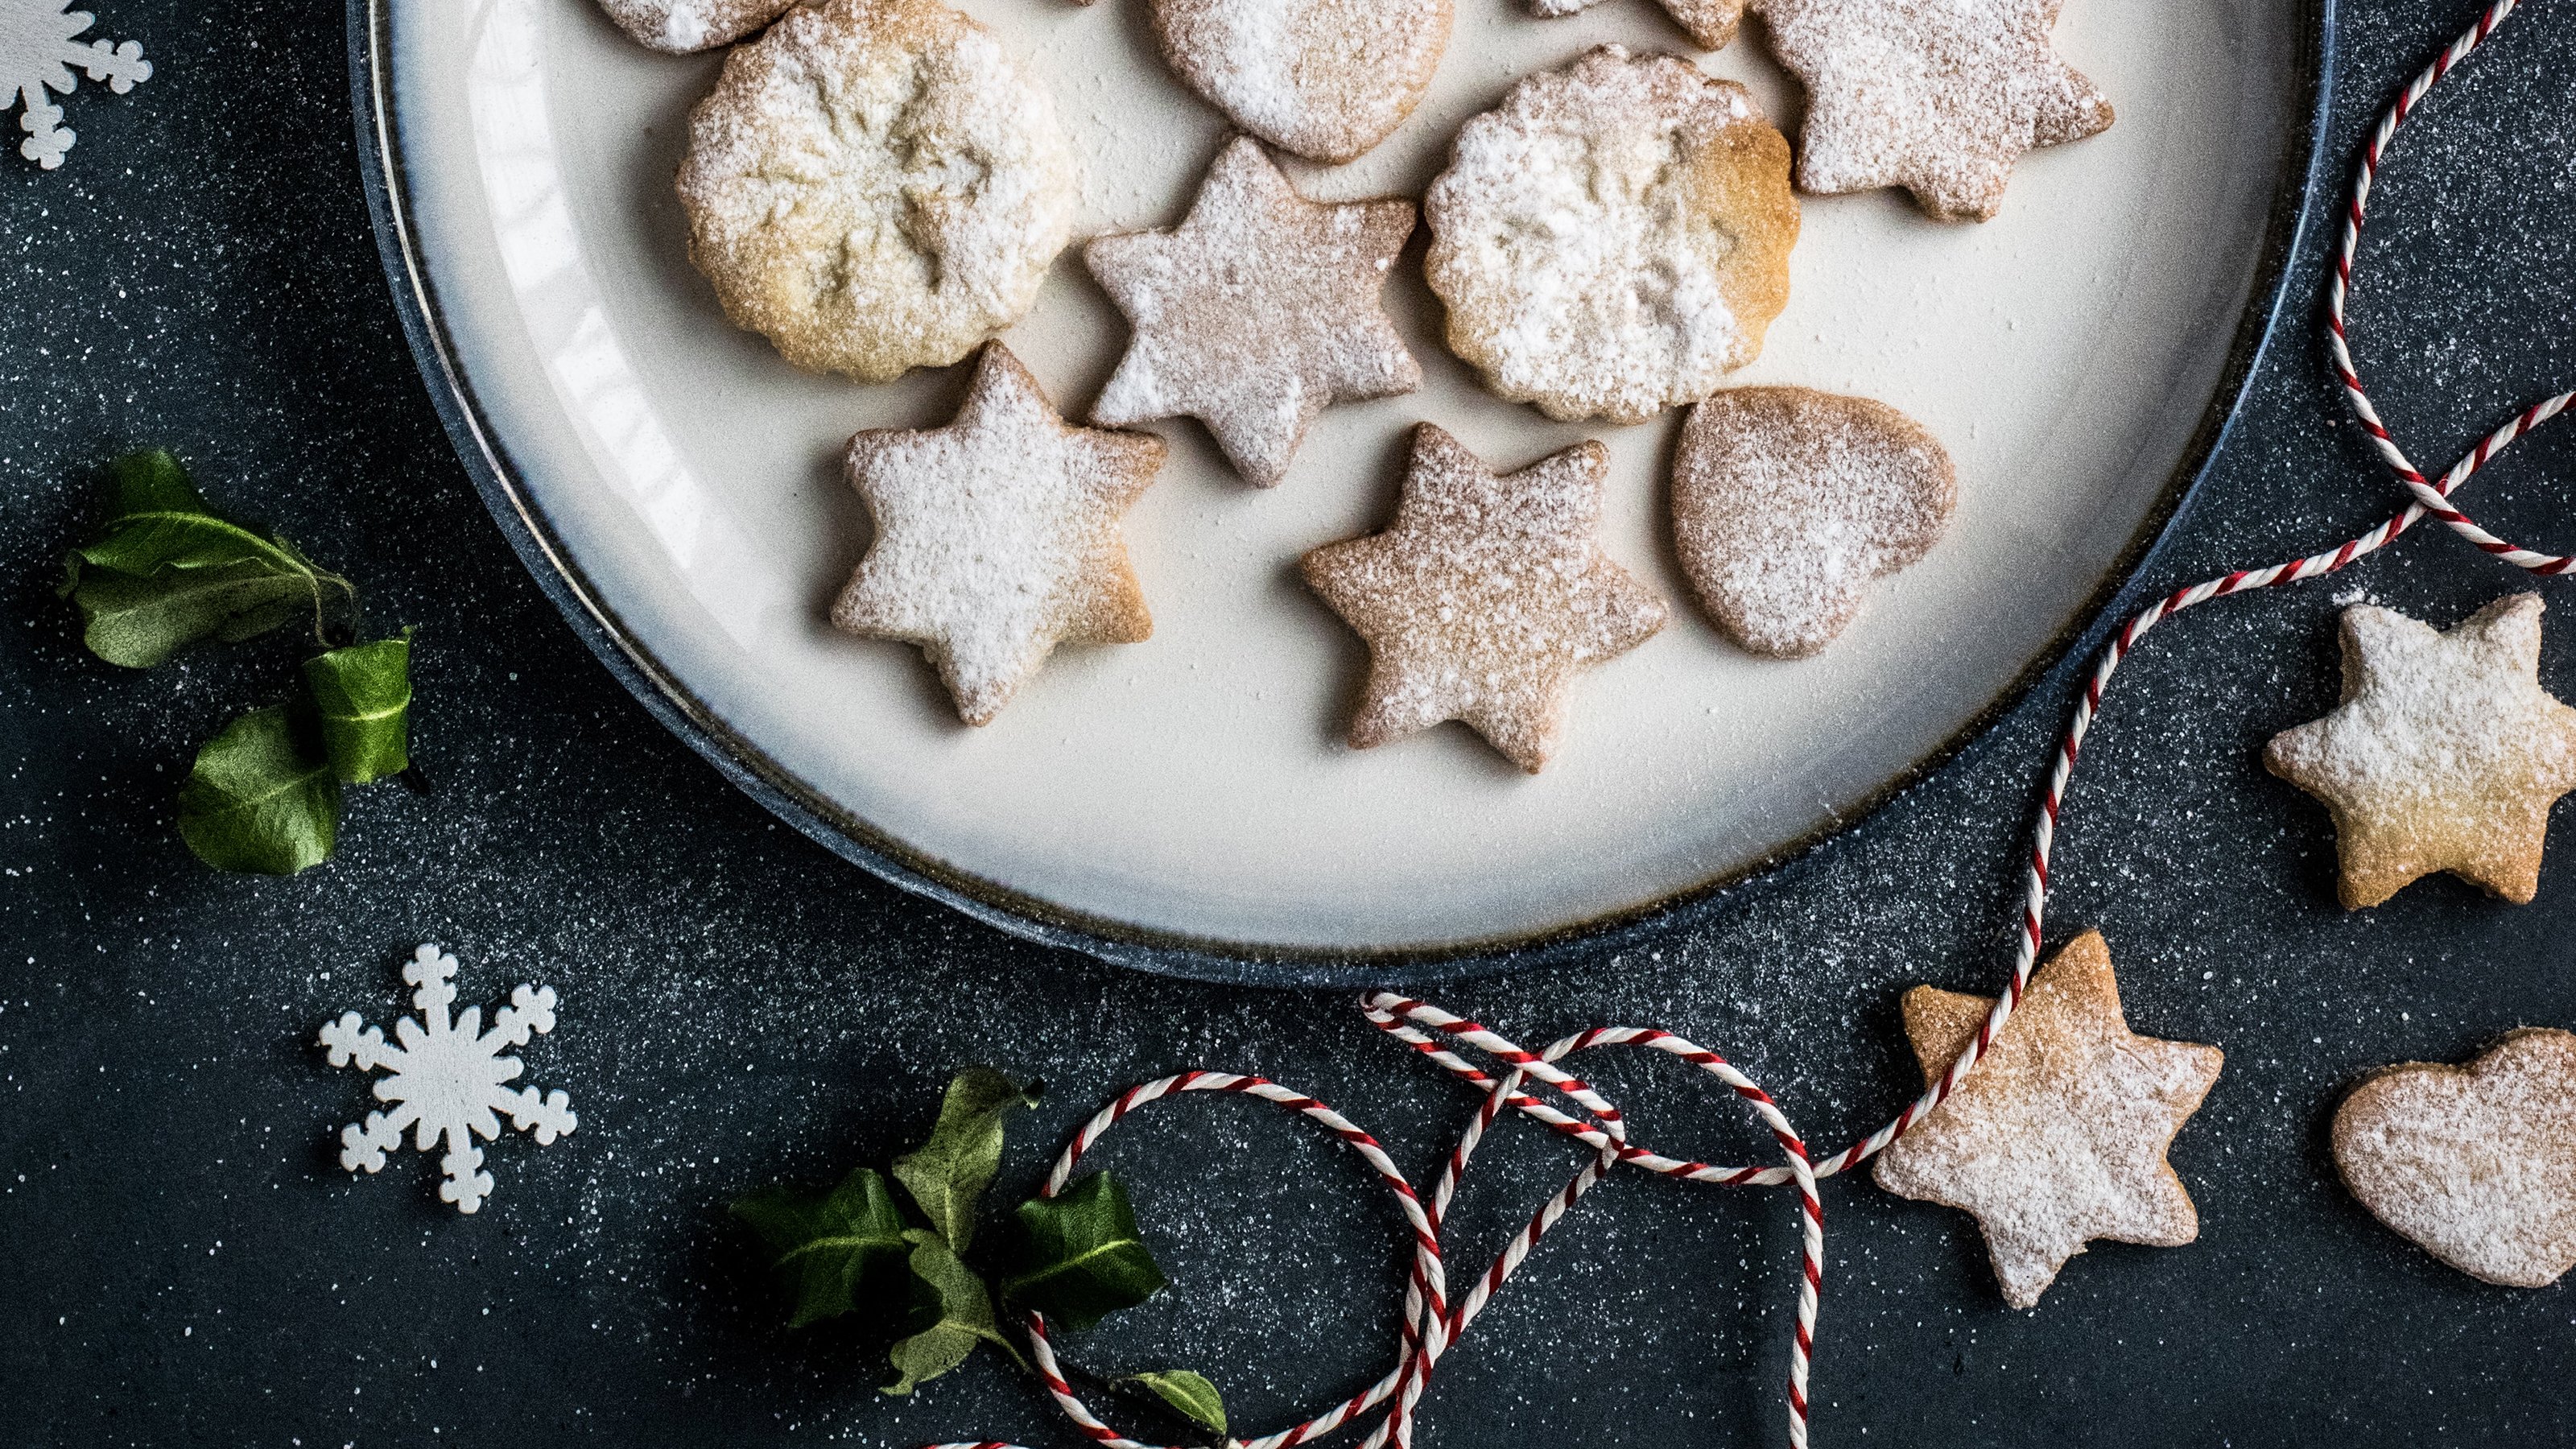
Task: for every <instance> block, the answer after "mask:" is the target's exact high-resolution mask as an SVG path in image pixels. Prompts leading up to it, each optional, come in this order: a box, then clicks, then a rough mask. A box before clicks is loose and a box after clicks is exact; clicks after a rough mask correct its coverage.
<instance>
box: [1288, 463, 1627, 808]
mask: <svg viewBox="0 0 2576 1449" xmlns="http://www.w3.org/2000/svg"><path fill="white" fill-rule="evenodd" d="M1608 467H1609V454H1608V452H1607V450H1605V449H1604V448H1603V447H1602V446H1601V445H1600V444H1599V443H1593V442H1585V443H1580V444H1577V445H1576V446H1574V447H1571V448H1568V449H1566V450H1565V451H1563V452H1561V453H1555V454H1551V455H1549V456H1548V457H1546V458H1542V459H1540V460H1539V461H1538V462H1536V463H1533V464H1531V465H1530V466H1529V467H1527V468H1524V469H1522V470H1521V471H1519V472H1517V473H1513V474H1510V475H1508V476H1503V477H1497V476H1496V475H1495V473H1494V471H1493V470H1492V469H1490V468H1488V467H1486V466H1485V464H1484V463H1483V461H1482V460H1480V459H1478V458H1477V457H1476V456H1475V455H1474V454H1472V453H1470V452H1468V451H1467V449H1466V447H1465V446H1464V445H1463V444H1461V443H1459V441H1458V440H1457V439H1455V438H1453V437H1451V436H1450V435H1449V434H1448V433H1446V432H1444V431H1442V430H1441V429H1440V428H1439V427H1437V426H1435V425H1433V424H1430V423H1423V424H1420V425H1419V426H1417V427H1416V428H1415V429H1414V435H1413V460H1412V465H1411V469H1410V471H1409V472H1408V473H1407V474H1406V475H1405V481H1404V501H1403V503H1402V505H1401V506H1400V507H1399V509H1398V511H1397V514H1396V520H1395V526H1394V527H1393V528H1390V529H1388V530H1387V531H1386V532H1384V533H1380V534H1374V535H1371V536H1370V537H1367V538H1359V539H1351V540H1347V541H1345V542H1342V543H1335V544H1327V545H1325V546H1324V547H1322V548H1319V549H1317V550H1315V551H1314V552H1313V553H1310V554H1308V555H1306V558H1305V563H1304V570H1305V574H1306V581H1307V582H1308V583H1309V584H1311V585H1312V586H1313V587H1314V589H1315V591H1316V592H1317V593H1319V594H1321V595H1322V596H1323V598H1324V601H1325V602H1326V603H1328V604H1330V605H1331V606H1332V608H1333V610H1334V612H1336V613H1338V614H1340V615H1341V616H1342V618H1343V619H1345V620H1347V621H1348V622H1349V623H1350V626H1351V627H1352V628H1353V629H1355V630H1357V631H1358V632H1359V634H1360V635H1361V637H1363V638H1365V639H1367V640H1368V643H1369V649H1370V652H1371V654H1372V655H1373V663H1372V666H1371V668H1370V670H1369V679H1368V686H1367V690H1366V693H1365V695H1364V696H1363V698H1362V699H1361V702H1360V708H1359V712H1358V714H1357V716H1356V717H1354V718H1353V719H1352V721H1351V731H1350V739H1351V743H1352V745H1354V746H1355V747H1357V748H1360V749H1367V748H1369V747H1370V746H1372V745H1378V744H1383V743H1386V742H1387V741H1390V740H1395V739H1400V738H1402V737H1404V736H1406V735H1409V734H1412V733H1413V732H1415V731H1416V730H1421V729H1427V728H1429V727H1430V726H1432V725H1435V724H1439V723H1440V722H1442V721H1444V720H1452V719H1455V720H1463V721H1465V722H1466V723H1467V724H1468V725H1469V726H1471V727H1472V728H1474V729H1475V730H1476V732H1477V733H1479V734H1481V735H1483V736H1484V737H1485V738H1486V739H1487V740H1488V741H1490V742H1492V744H1493V746H1494V748H1496V749H1498V750H1500V751H1502V752H1503V753H1504V754H1505V755H1506V756H1509V757H1510V758H1511V760H1512V761H1513V763H1515V764H1517V765H1519V766H1520V767H1521V768H1522V769H1524V770H1527V771H1529V772H1531V773H1533V774H1535V773H1537V772H1538V770H1539V769H1540V767H1542V766H1544V765H1545V764H1546V763H1547V760H1548V757H1549V756H1550V755H1551V754H1552V753H1553V752H1554V750H1555V748H1556V745H1557V742H1558V740H1559V738H1560V737H1561V735H1562V734H1563V731H1564V701H1565V691H1566V689H1567V688H1568V686H1570V685H1571V683H1572V681H1573V677H1574V675H1575V674H1577V673H1579V672H1580V671H1582V670H1584V669H1586V668H1589V667H1590V666H1592V665H1595V664H1598V663H1600V662H1602V661H1603V660H1606V659H1612V658H1615V657H1617V656H1618V655H1621V654H1624V653H1626V652H1627V651H1628V650H1630V649H1633V648H1635V647H1637V646H1638V645H1639V644H1642V643H1644V642H1645V641H1646V640H1647V639H1648V638H1649V637H1651V636H1652V635H1653V634H1654V633H1655V631H1656V630H1658V629H1661V628H1662V627H1663V624H1664V605H1663V601H1662V600H1660V599H1658V598H1656V597H1655V596H1654V594H1653V593H1651V592H1649V591H1648V590H1647V589H1646V587H1645V586H1644V585H1642V584H1640V583H1638V582H1637V581H1636V580H1635V579H1634V578H1631V577H1630V576H1629V574H1628V572H1627V570H1625V569H1622V568H1621V567H1619V565H1618V564H1616V563H1614V562H1612V561H1611V559H1610V557H1609V555H1607V554H1605V553H1603V552H1602V551H1601V547H1600V545H1599V543H1597V542H1596V541H1595V540H1594V531H1595V528H1596V527H1597V525H1598V524H1599V522H1600V518H1601V492H1602V478H1603V476H1604V474H1605V473H1606V471H1607V469H1608Z"/></svg>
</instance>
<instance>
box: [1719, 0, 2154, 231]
mask: <svg viewBox="0 0 2576 1449" xmlns="http://www.w3.org/2000/svg"><path fill="white" fill-rule="evenodd" d="M2062 3H2063V0H1757V3H1756V4H1755V6H1754V8H1755V10H1756V11H1757V12H1758V13H1759V14H1760V15H1761V16H1762V19H1763V21H1764V23H1765V26H1766V27H1767V30H1768V33H1769V35H1770V38H1771V49H1772V51H1773V53H1774V54H1776V55H1778V56H1779V57H1780V63H1781V64H1782V65H1784V66H1787V67H1788V68H1789V69H1790V70H1791V71H1793V72H1795V73H1796V75H1797V77H1798V79H1800V80H1801V81H1803V82H1805V83H1806V88H1807V119H1806V123H1805V127H1804V129H1803V130H1802V131H1801V132H1800V135H1799V138H1798V140H1799V150H1798V185H1799V186H1800V187H1802V188H1803V189H1805V190H1808V191H1813V192H1822V193H1833V192H1843V191H1866V190H1868V189H1870V188H1872V187H1879V186H1903V187H1906V188H1907V189H1909V190H1911V191H1912V192H1913V193H1914V196H1915V199H1916V200H1917V201H1919V202H1920V203H1922V206H1923V208H1924V210H1926V211H1929V212H1930V213H1932V214H1933V215H1934V216H1938V217H1944V218H1964V219H1974V220H1978V221H1983V220H1985V219H1986V218H1987V217H1990V216H1993V215H1994V214H1995V211H1996V210H1997V209H1998V208H1999V207H2001V206H2002V205H2003V199H2004V185H2005V183H2006V182H2008V181H2010V180H2011V179H2012V169H2013V162H2014V161H2015V160H2016V159H2017V158H2019V157H2020V155H2021V153H2023V152H2024V151H2028V150H2030V149H2032V148H2033V147H2037V146H2052V145H2056V144H2058V143H2059V142H2062V141H2072V140H2075V139H2077V138H2079V137H2083V136H2090V135H2092V134H2093V133H2095V132H2097V131H2100V130H2103V129H2105V128H2107V127H2108V126H2109V125H2110V124H2111V119H2112V112H2111V103H2110V102H2109V101H2108V100H2106V99H2104V98H2103V95H2102V93H2101V92H2100V91H2098V90H2096V89H2094V87H2093V83H2092V82H2091V81H2088V80H2086V79H2085V78H2084V77H2083V76H2082V75H2080V74H2078V73H2077V72H2076V71H2075V70H2074V69H2073V68H2072V67H2070V66H2068V65H2067V64H2066V62H2064V61H2062V60H2060V59H2058V58H2057V52H2056V50H2055V49H2054V48H2053V47H2052V46H2051V45H2050V43H2049V31H2050V30H2051V29H2052V28H2053V27H2054V26H2055V25H2056V23H2057V12H2058V8H2059V6H2060V5H2061V4H2062Z"/></svg>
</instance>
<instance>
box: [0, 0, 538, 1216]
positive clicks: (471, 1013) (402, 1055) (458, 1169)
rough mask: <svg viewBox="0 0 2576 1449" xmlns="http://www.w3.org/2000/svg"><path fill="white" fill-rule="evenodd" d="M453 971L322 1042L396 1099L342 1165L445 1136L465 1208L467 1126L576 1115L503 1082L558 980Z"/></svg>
mask: <svg viewBox="0 0 2576 1449" xmlns="http://www.w3.org/2000/svg"><path fill="white" fill-rule="evenodd" d="M5 3H7V0H0V4H5ZM455 975H456V958H455V957H453V956H450V955H447V954H446V953H444V952H442V951H440V950H439V949H438V948H437V947H436V946H423V947H421V948H420V949H419V950H417V951H414V952H413V953H412V958H411V962H410V964H408V965H406V966H404V967H403V980H405V981H408V982H410V983H411V984H412V985H414V986H417V987H419V988H420V989H419V990H417V991H415V992H413V993H412V998H411V1001H412V1005H414V1006H416V1007H418V1008H419V1009H420V1015H421V1020H420V1021H414V1020H413V1019H411V1018H410V1017H408V1016H406V1017H404V1018H403V1019H402V1020H400V1021H397V1022H395V1023H394V1037H395V1039H396V1040H397V1041H399V1042H400V1043H401V1045H400V1046H389V1045H387V1044H386V1042H385V1034H384V1031H383V1030H382V1029H381V1028H378V1027H373V1026H367V1025H366V1024H365V1023H364V1022H362V1021H361V1020H360V1019H359V1017H358V1014H357V1013H356V1012H354V1011H352V1012H349V1013H347V1014H346V1015H344V1016H342V1017H341V1018H340V1019H339V1020H338V1021H335V1022H331V1023H329V1024H327V1025H325V1026H324V1027H323V1028H322V1045H323V1046H324V1047H326V1048H328V1049H329V1050H330V1053H331V1065H333V1066H335V1067H345V1066H350V1065H353V1064H354V1065H355V1066H356V1067H357V1068H358V1069H359V1070H360V1071H378V1070H381V1071H384V1072H386V1073H388V1075H386V1076H384V1077H380V1078H378V1079H377V1081H376V1100H377V1101H379V1102H392V1103H394V1104H395V1106H394V1109H393V1110H392V1111H390V1112H370V1113H368V1114H367V1121H366V1125H364V1126H359V1125H357V1124H354V1123H352V1124H351V1125H349V1126H346V1127H343V1128H341V1129H340V1165H341V1166H342V1167H345V1168H347V1169H349V1170H350V1171H351V1172H359V1171H365V1172H378V1171H381V1170H383V1168H384V1165H385V1153H386V1151H387V1150H389V1149H390V1150H394V1151H400V1150H401V1148H402V1134H403V1129H404V1128H405V1127H410V1128H412V1129H413V1135H412V1145H413V1146H414V1147H416V1148H418V1149H419V1150H420V1151H422V1152H427V1151H429V1150H430V1148H431V1146H432V1145H433V1144H436V1143H438V1142H441V1141H444V1142H445V1143H446V1145H447V1155H446V1156H445V1157H442V1158H440V1159H439V1162H438V1165H439V1168H440V1170H441V1171H443V1172H445V1173H446V1174H447V1180H446V1181H444V1182H442V1183H440V1184H439V1185H438V1196H439V1199H440V1200H441V1201H443V1202H452V1203H454V1204H456V1210H457V1211H458V1212H461V1213H470V1212H472V1211H474V1210H475V1209H476V1208H479V1207H481V1206H482V1205H483V1200H484V1199H485V1198H487V1197H490V1196H491V1195H492V1174H490V1173H488V1172H485V1171H483V1170H482V1167H483V1149H482V1148H480V1147H477V1146H475V1145H474V1143H473V1140H472V1138H470V1137H468V1136H467V1135H466V1134H467V1133H468V1132H469V1131H470V1132H472V1133H473V1134H475V1135H476V1136H480V1137H481V1138H483V1140H485V1141H486V1142H488V1141H490V1140H492V1139H493V1138H495V1137H498V1136H500V1135H501V1119H500V1117H499V1116H498V1115H496V1114H499V1113H507V1114H509V1118H510V1125H512V1126H514V1127H516V1128H518V1129H519V1130H520V1131H522V1132H531V1131H533V1132H534V1133H536V1136H537V1145H539V1146H541V1147H542V1146H545V1145H546V1144H548V1143H551V1142H553V1141H554V1140H555V1139H556V1138H558V1137H561V1136H562V1135H564V1134H565V1133H567V1132H570V1131H571V1130H572V1129H573V1128H574V1127H575V1126H576V1125H578V1119H577V1118H575V1117H574V1116H573V1113H572V1099H571V1098H570V1097H568V1096H566V1095H565V1094H564V1093H563V1092H561V1091H560V1090H558V1091H555V1092H551V1093H548V1094H546V1095H545V1096H543V1097H540V1096H539V1095H538V1093H537V1089H536V1088H534V1087H522V1088H520V1089H519V1090H518V1091H515V1092H512V1091H508V1090H505V1089H504V1088H503V1087H502V1085H501V1084H502V1083H503V1082H507V1081H510V1080H512V1079H514V1078H516V1077H517V1076H518V1075H519V1073H520V1072H521V1071H522V1070H524V1069H525V1068H524V1065H523V1064H522V1063H521V1062H520V1061H519V1059H518V1058H517V1057H505V1056H503V1055H501V1053H502V1051H503V1050H504V1049H506V1048H509V1047H522V1046H526V1045H527V1044H528V1038H529V1037H530V1036H531V1035H541V1034H543V1033H545V1032H549V1031H552V1030H554V1029H555V989H554V988H553V987H551V986H544V987H538V986H526V985H522V986H520V987H518V988H516V989H514V990H513V991H511V993H510V1004H509V1005H507V1006H505V1007H502V1008H501V1009H500V1010H498V1011H496V1012H494V1013H492V1029H491V1030H490V1031H483V1030H482V1029H481V1028H482V1025H483V1008H481V1007H479V1006H469V1007H467V1008H465V1012H464V1014H463V1015H461V1016H459V1017H457V1018H456V1019H455V1020H454V1021H453V1022H450V1021H449V1020H448V1016H447V1008H448V1007H449V1006H450V1005H451V1004H452V1003H454V1002H455V1000H456V985H455V982H454V981H453V979H452V978H453V977H454V976H455ZM423 1021H425V1022H427V1023H428V1025H426V1026H423V1025H422V1024H421V1022H423Z"/></svg>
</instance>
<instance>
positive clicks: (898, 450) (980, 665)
mask: <svg viewBox="0 0 2576 1449" xmlns="http://www.w3.org/2000/svg"><path fill="white" fill-rule="evenodd" d="M1162 466H1163V441H1162V439H1160V438H1157V437H1154V436H1152V435H1151V434H1147V433H1112V432H1103V431H1101V430H1099V429H1096V428H1078V427H1074V426H1072V425H1070V424H1068V423H1066V422H1065V421H1064V419H1062V418H1061V417H1059V416H1057V414H1056V410H1055V407H1054V405H1053V404H1051V403H1049V402H1048V401H1047V397H1046V394H1045V393H1044V392H1041V391H1040V390H1039V389H1038V385H1037V380H1036V379H1035V378H1032V377H1030V376H1029V374H1028V370H1027V369H1026V368H1024V367H1022V366H1020V361H1019V359H1018V358H1016V357H1013V356H1012V355H1011V353H1010V349H1008V348H1006V347H1004V346H1003V345H1002V344H1000V343H998V342H995V343H991V344H988V345H987V346H986V347H985V349H984V356H983V360H982V361H981V362H979V363H977V364H976V367H975V382H974V386H973V387H972V389H971V390H969V391H968V393H967V394H966V405H965V406H964V407H962V408H960V409H958V412H957V419H956V421H954V422H952V423H950V424H949V425H948V426H946V427H944V428H933V429H930V430H928V431H925V432H894V431H874V432H865V433H861V434H859V435H858V436H857V437H855V438H852V439H851V440H850V456H849V475H850V486H852V487H854V488H856V489H858V491H859V496H860V497H861V498H863V499H865V500H866V501H867V505H868V516H869V518H871V519H872V520H874V521H875V524H876V537H875V538H874V539H873V540H872V541H871V542H870V543H869V545H868V552H867V557H866V558H864V559H862V560H861V561H860V563H859V570H858V572H857V573H856V574H854V575H852V576H851V578H850V583H849V587H848V588H846V589H844V590H842V592H841V598H840V602H839V603H837V604H835V605H833V606H832V622H833V623H834V624H837V625H839V626H840V627H841V628H843V629H847V630H849V631H850V632H851V633H853V634H864V635H869V636H871V637H875V638H880V639H900V640H902V641H903V642H905V643H907V644H918V645H920V646H921V651H922V653H924V654H926V655H928V656H929V658H930V662H931V663H932V664H933V665H935V666H937V668H938V670H939V677H940V679H941V680H943V681H945V682H946V684H947V685H948V692H949V694H950V695H951V696H953V697H954V698H955V699H956V701H957V713H958V714H959V715H961V716H963V717H964V718H965V720H966V722H967V723H968V724H975V725H980V724H989V723H991V722H992V720H993V717H994V716H995V715H997V714H999V713H1001V710H1002V706H1003V705H1005V704H1008V703H1010V700H1011V696H1012V694H1013V693H1015V692H1016V691H1017V690H1018V689H1019V687H1020V686H1021V685H1022V684H1023V683H1025V682H1027V680H1028V677H1029V676H1030V675H1032V674H1034V673H1036V672H1037V668H1038V666H1039V665H1040V664H1043V663H1045V662H1046V657H1047V655H1049V654H1051V653H1053V652H1054V650H1055V646H1056V645H1058V644H1133V643H1135V642H1137V641H1138V640H1141V639H1144V638H1145V637H1147V636H1148V635H1150V634H1152V633H1153V632H1154V621H1153V617H1152V616H1151V615H1150V614H1148V613H1147V612H1146V611H1145V596H1144V594H1143V592H1142V591H1141V590H1139V589H1138V588H1137V585H1136V575H1135V571H1134V570H1132V569H1130V568H1129V567H1128V565H1127V544H1126V541H1125V540H1124V539H1123V538H1122V537H1121V536H1120V534H1119V531H1118V519H1119V516H1120V515H1121V514H1123V513H1125V512H1126V511H1127V505H1129V504H1131V503H1133V502H1135V501H1136V498H1137V496H1138V495H1140V494H1142V493H1143V492H1144V491H1145V489H1146V487H1147V486H1148V485H1150V484H1151V483H1152V482H1153V481H1154V471H1155V470H1156V469H1158V468H1160V467H1162Z"/></svg>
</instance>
